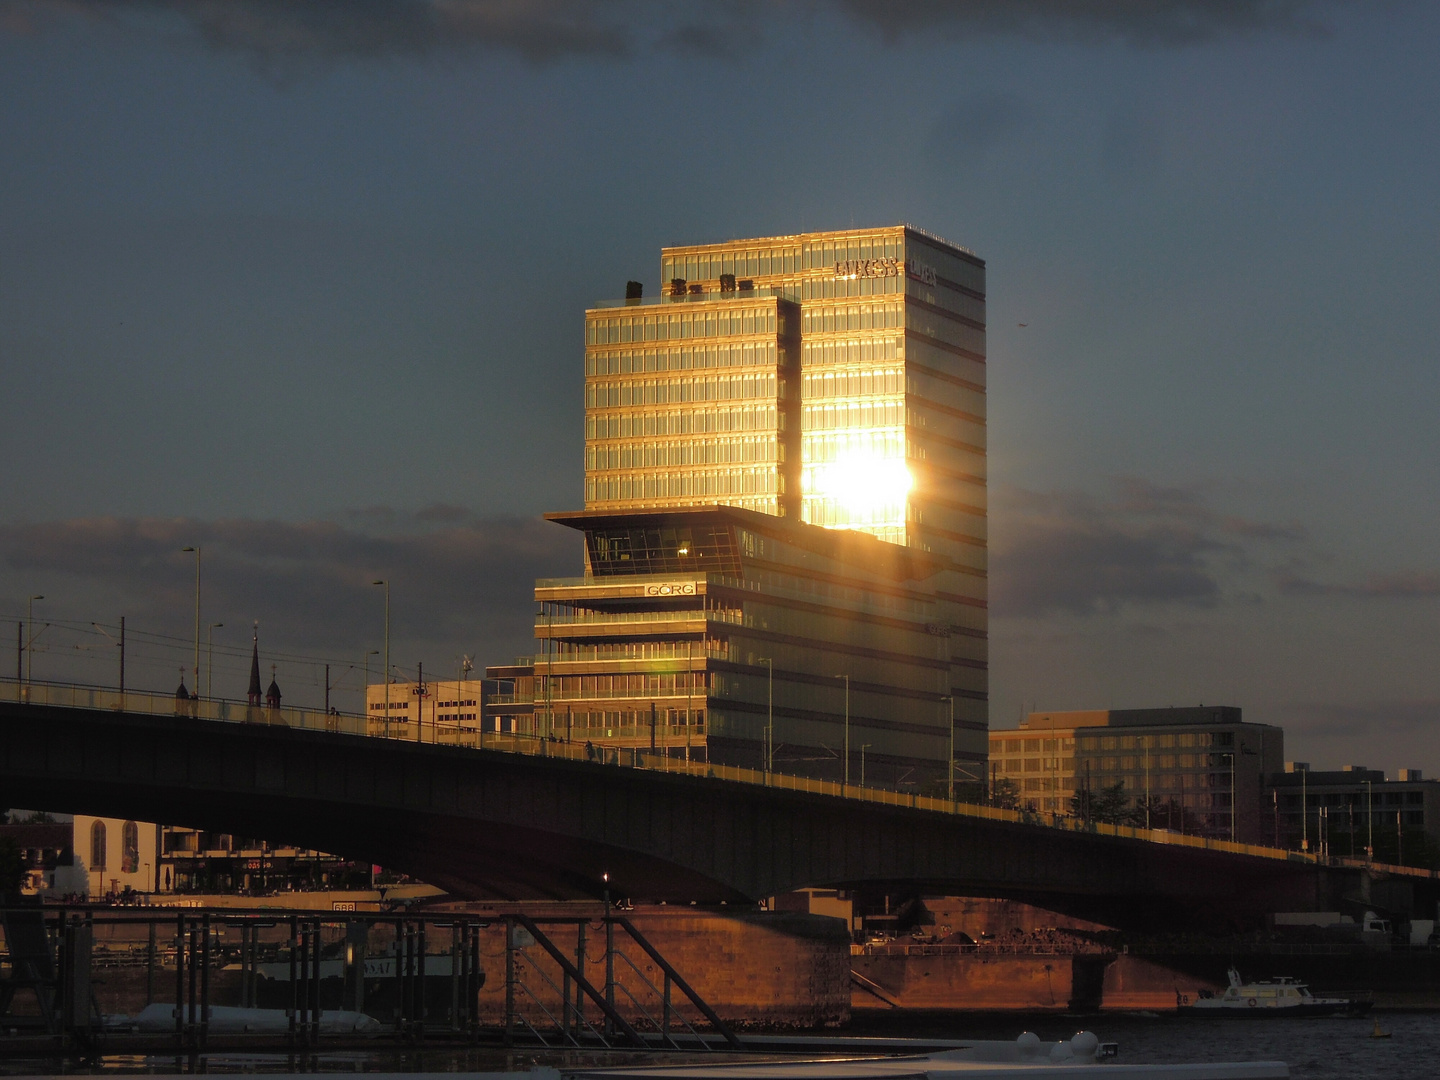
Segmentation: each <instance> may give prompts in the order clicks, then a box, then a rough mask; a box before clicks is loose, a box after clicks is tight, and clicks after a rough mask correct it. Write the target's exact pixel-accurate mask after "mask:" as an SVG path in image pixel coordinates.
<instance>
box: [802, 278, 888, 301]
mask: <svg viewBox="0 0 1440 1080" xmlns="http://www.w3.org/2000/svg"><path fill="white" fill-rule="evenodd" d="M904 281H905V279H904V277H901V276H896V277H851V276H850V275H848V274H847V275H844V276H842V277H832V276H826V277H812V278H804V279H803V280H801V281H800V283H799V285H798V287H797V289H796V293H797V295H798V296H799V298H800V300H801V301H802V302H803V301H806V300H845V299H848V298H849V297H852V296H886V295H890V296H894V295H897V294H899V293H902V292H904V291H905V288H904Z"/></svg>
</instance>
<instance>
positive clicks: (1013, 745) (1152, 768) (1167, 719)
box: [990, 706, 1285, 843]
mask: <svg viewBox="0 0 1440 1080" xmlns="http://www.w3.org/2000/svg"><path fill="white" fill-rule="evenodd" d="M1284 756H1285V732H1284V731H1283V730H1282V729H1281V728H1278V727H1274V726H1272V725H1270V724H1250V723H1245V722H1244V721H1243V720H1242V718H1241V711H1240V710H1239V709H1237V708H1235V707H1234V706H1210V707H1205V706H1198V707H1196V708H1180V709H1089V710H1081V711H1073V712H1045V713H1031V714H1030V715H1029V716H1028V717H1026V718H1025V719H1024V720H1023V721H1021V724H1020V727H1019V728H1018V729H1016V730H1010V731H991V732H990V774H991V783H992V785H995V784H999V783H1000V782H1001V781H1009V782H1010V783H1011V784H1013V785H1014V792H1015V794H1016V795H1017V796H1018V799H1019V803H1020V805H1021V806H1022V807H1026V808H1028V809H1031V810H1038V811H1041V812H1045V813H1059V814H1069V813H1071V812H1072V810H1073V809H1074V808H1075V807H1074V804H1073V803H1072V799H1073V798H1074V797H1075V796H1076V795H1077V794H1078V793H1081V792H1084V791H1087V790H1088V791H1089V792H1091V793H1096V792H1100V791H1102V790H1103V789H1105V788H1107V787H1111V786H1113V785H1115V784H1122V785H1124V789H1125V794H1126V796H1127V798H1128V800H1129V802H1130V803H1131V805H1132V808H1133V811H1132V813H1133V820H1132V822H1131V823H1132V824H1141V825H1143V824H1146V823H1147V822H1148V824H1149V825H1150V826H1151V827H1153V828H1157V829H1165V828H1169V829H1173V830H1175V831H1176V832H1188V833H1197V834H1200V835H1204V836H1211V837H1216V838H1218V839H1224V840H1228V839H1230V838H1231V827H1232V824H1233V827H1234V832H1235V838H1236V839H1237V840H1239V841H1240V842H1242V843H1268V842H1270V837H1271V829H1270V816H1271V815H1270V796H1269V794H1268V790H1267V783H1268V777H1269V776H1270V775H1271V774H1273V773H1275V772H1277V771H1279V768H1280V763H1281V762H1282V761H1283V759H1284ZM1147 803H1148V805H1149V808H1150V810H1149V814H1148V815H1147V814H1146V811H1145V808H1146V805H1147ZM1082 806H1083V800H1082ZM1232 806H1233V807H1234V813H1233V815H1232V811H1231V807H1232Z"/></svg>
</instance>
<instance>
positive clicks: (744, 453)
mask: <svg viewBox="0 0 1440 1080" xmlns="http://www.w3.org/2000/svg"><path fill="white" fill-rule="evenodd" d="M784 460H785V447H784V446H783V445H782V444H779V443H778V440H776V438H775V437H774V436H773V435H770V436H765V435H761V436H751V437H749V438H738V439H692V440H688V441H686V442H669V443H629V444H621V445H619V446H587V447H586V448H585V469H586V471H587V472H590V471H594V470H597V469H641V468H655V467H659V466H667V465H738V464H750V463H753V462H772V463H773V462H778V461H784Z"/></svg>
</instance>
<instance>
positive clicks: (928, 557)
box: [535, 225, 988, 785]
mask: <svg viewBox="0 0 1440 1080" xmlns="http://www.w3.org/2000/svg"><path fill="white" fill-rule="evenodd" d="M661 274H662V288H661V290H660V295H659V296H656V297H650V298H642V297H641V296H640V295H639V293H640V290H639V289H635V290H634V291H633V293H632V294H631V295H630V296H629V297H628V298H627V299H626V300H624V301H616V302H613V303H611V304H606V305H600V306H596V307H595V308H592V309H591V310H590V311H588V312H587V313H586V328H585V514H584V515H582V516H579V517H577V516H576V515H556V517H557V519H558V520H561V521H562V522H563V523H564V524H567V525H570V526H572V527H575V528H580V529H583V530H584V531H585V533H586V544H587V550H586V577H585V579H583V580H577V581H576V582H559V583H546V582H541V583H540V584H539V586H538V587H537V589H536V599H537V600H538V601H539V602H540V603H541V605H542V607H541V613H540V615H539V617H538V618H537V624H536V633H537V637H539V638H540V639H541V641H542V644H543V645H544V647H545V649H546V652H545V654H544V655H543V656H537V657H536V680H535V685H536V690H535V693H536V702H537V705H536V710H537V716H543V720H541V721H537V722H538V723H540V724H542V726H543V725H558V724H559V723H560V721H557V720H556V716H557V715H558V714H557V711H556V710H557V706H556V705H555V704H554V703H555V702H556V701H557V700H561V699H563V700H564V701H565V702H566V704H565V708H566V709H567V710H569V711H568V713H567V714H566V715H567V717H568V719H567V720H566V721H565V723H567V724H569V725H570V729H571V730H578V728H577V727H576V725H575V720H574V717H575V716H576V715H577V714H583V715H584V716H585V717H586V722H585V723H586V730H589V729H591V728H593V729H594V730H595V731H598V732H613V733H615V734H605V735H602V736H601V737H603V738H604V739H606V740H607V741H609V740H617V739H622V738H623V739H626V740H630V741H633V742H635V743H637V744H639V743H648V740H649V738H650V734H649V731H650V728H651V727H652V726H653V727H655V728H656V729H657V731H658V732H659V734H657V738H660V736H661V735H666V737H667V738H684V739H685V740H687V742H688V745H689V746H690V748H691V751H692V752H693V751H694V748H695V746H696V741H697V739H703V740H705V744H706V745H707V746H708V747H709V749H710V750H713V751H715V752H717V753H723V756H724V758H725V759H726V760H735V761H737V762H738V761H742V760H744V761H751V762H754V761H758V760H762V759H764V758H765V757H766V755H768V754H769V753H770V750H769V747H770V743H771V741H772V739H778V742H777V743H776V746H775V749H774V756H775V758H776V761H777V766H776V767H777V768H779V767H780V764H779V763H780V762H783V763H785V769H786V771H799V772H814V773H817V774H826V773H837V772H838V773H843V765H839V766H837V765H836V762H837V760H838V758H837V756H836V755H837V747H838V745H839V744H840V743H841V742H843V741H844V740H843V739H841V738H839V737H838V736H839V734H840V733H841V729H842V728H848V729H850V734H851V738H850V742H851V744H852V752H851V754H850V758H851V773H852V777H853V776H856V775H858V772H859V769H860V759H861V757H862V756H866V755H868V757H867V760H868V761H869V762H870V765H869V769H870V775H869V777H867V779H871V778H873V779H874V780H876V781H878V782H883V783H886V784H887V785H889V784H901V785H908V784H913V783H916V782H919V781H921V780H924V779H928V778H933V776H934V775H935V774H936V773H937V772H938V773H939V775H941V776H944V775H946V765H945V761H946V755H947V753H948V754H952V755H953V756H952V758H951V760H952V761H955V762H957V763H960V769H961V773H960V775H961V777H962V779H963V778H966V777H969V778H971V779H974V780H978V781H983V778H984V769H983V763H984V761H985V757H986V749H987V748H986V737H985V732H986V730H987V695H988V679H987V647H986V631H987V621H986V557H985V552H986V531H985V526H986V500H985V484H986V481H985V266H984V263H983V262H982V261H981V260H980V259H978V258H976V257H975V256H974V255H973V254H971V253H970V252H968V251H965V250H964V249H963V248H959V247H957V246H955V245H953V244H949V243H947V242H945V241H942V240H939V239H938V238H936V237H933V236H931V235H929V234H928V233H925V232H924V231H923V230H919V229H915V228H913V227H911V226H906V225H897V226H891V227H886V228H880V229H860V230H848V231H843V232H824V233H807V234H803V235H794V236H781V237H770V238H766V239H756V240H741V241H731V242H727V243H722V244H706V245H695V246H688V247H674V248H666V249H664V250H663V252H662V255H661ZM716 507H730V508H734V509H735V510H736V511H737V512H750V513H753V514H756V515H761V517H757V518H754V519H750V518H746V519H745V520H744V521H743V522H742V521H741V520H740V519H739V518H736V517H735V516H734V515H733V514H732V515H730V516H725V515H724V514H721V516H719V517H716V516H715V515H716V513H717V511H716V510H715V508H716ZM691 509H694V510H696V511H699V510H705V511H706V514H708V515H709V516H708V517H707V516H706V514H701V515H700V516H698V517H688V516H682V517H677V516H676V515H677V512H678V511H681V510H691ZM601 523H603V527H602V524H601ZM686 529H688V530H689V531H688V532H687V531H685V530H686ZM697 529H699V530H702V531H701V532H697V531H696V530H697ZM704 530H709V531H708V532H707V531H704ZM855 533H860V534H868V536H869V537H870V538H873V540H875V541H880V542H881V543H879V544H878V545H876V544H870V543H867V542H863V541H862V540H861V538H860V537H857V536H855V535H853V534H855ZM747 538H748V539H747ZM746 543H750V544H752V548H751V549H747V548H745V544H746ZM706 544H715V545H720V546H722V547H723V546H724V545H726V544H728V545H730V547H731V548H732V549H733V551H732V555H727V556H725V557H724V558H733V560H739V561H738V562H737V561H730V562H725V561H724V560H723V559H722V557H721V555H720V553H719V552H720V548H719V547H716V548H715V551H714V552H712V554H711V555H707V556H706V558H711V557H712V556H713V558H715V559H721V561H720V562H716V563H714V564H713V565H711V564H709V563H706V564H705V566H704V568H703V573H701V567H700V565H699V564H697V563H696V562H695V561H694V560H695V559H696V557H697V555H696V553H697V552H698V551H700V550H701V549H702V548H703V547H704V545H706ZM767 544H768V545H769V546H768V547H767V546H766V545H767ZM827 545H828V546H827ZM767 551H768V552H770V555H768V556H767V555H766V554H764V552H767ZM627 563H628V566H626V565H624V564H627ZM639 566H644V567H646V568H647V569H645V570H644V571H640V570H638V569H636V568H637V567H639ZM876 573H879V574H880V577H881V578H882V579H883V582H882V581H881V580H877V579H875V578H874V575H875V574H876ZM717 574H718V575H720V577H719V578H716V577H715V575H717ZM676 575H678V576H676ZM620 577H631V578H633V579H634V580H633V581H631V582H630V583H628V584H626V585H625V588H626V589H633V588H636V587H638V588H641V589H642V592H641V593H638V594H633V595H632V594H631V593H628V592H624V593H614V592H613V589H614V588H615V587H617V586H616V582H615V581H613V580H611V579H616V578H620ZM672 578H673V580H672ZM642 579H644V580H642ZM669 585H682V586H684V587H686V588H689V589H691V590H692V591H691V592H687V593H684V594H681V595H680V596H677V595H675V594H657V593H651V592H647V591H643V590H647V589H649V588H650V587H652V586H654V587H664V586H669ZM607 590H609V591H607ZM734 590H739V591H738V592H735V591H734ZM897 605H898V606H897ZM902 610H903V612H904V613H903V614H901V613H900V612H901V611H902ZM687 611H688V612H691V614H690V615H686V614H683V613H684V612H687ZM696 612H699V613H700V614H699V615H696V614H694V613H696ZM711 612H723V613H724V614H723V615H721V614H715V615H712V614H710V613H711ZM782 612H783V614H782ZM662 616H663V617H662ZM886 620H890V621H888V622H887V621H886ZM736 627H743V628H744V632H741V631H740V630H737V629H736ZM881 627H884V628H885V629H884V630H883V631H882V630H881V629H880V628H881ZM642 628H643V629H642ZM917 628H918V629H917ZM752 630H753V631H754V632H755V633H758V634H759V635H760V636H759V637H758V638H757V637H755V636H754V635H753V634H751V635H750V636H747V634H749V632H750V631H752ZM766 634H770V635H772V636H771V637H768V638H767V637H765V635H766ZM737 635H738V636H737ZM917 635H918V636H917ZM882 639H883V640H882ZM912 662H915V663H912ZM572 664H579V665H581V667H573V668H572V667H571V666H570V665H572ZM916 664H918V667H916ZM607 665H608V666H607ZM697 665H698V666H697ZM717 665H720V666H717ZM724 665H732V667H733V666H734V665H738V667H733V670H732V668H730V667H725V666H724ZM893 665H899V666H898V667H895V666H893ZM562 669H563V670H562ZM582 669H583V670H582ZM912 669H913V670H912ZM921 669H923V671H924V674H923V676H922V675H921V674H920V670H921ZM681 674H683V675H684V678H683V679H682V678H679V676H680V675H681ZM847 678H848V682H849V685H850V695H849V696H850V699H851V700H850V710H849V711H850V723H849V724H846V723H845V722H844V712H845V709H844V703H843V702H841V701H840V700H839V699H837V697H836V694H837V687H840V686H841V685H842V684H843V683H844V681H845V680H846V679H847ZM566 679H573V680H578V681H573V682H564V680H566ZM662 691H663V694H662V696H663V697H665V698H667V699H669V700H667V701H666V702H665V703H664V704H663V705H662V704H661V703H660V701H659V700H654V704H653V705H652V699H655V695H656V694H660V693H661V692H662ZM547 695H548V697H547ZM577 695H578V696H577ZM680 697H683V698H684V699H685V700H684V701H683V702H680V701H678V700H676V699H678V698H680ZM542 698H544V699H545V701H546V704H544V705H543V706H542V704H541V699H542ZM702 699H703V701H704V702H705V704H701V703H700V702H701V700H702ZM737 703H743V706H742V705H741V704H737ZM756 708H762V709H763V711H764V712H765V715H766V723H765V725H763V727H764V728H765V731H764V732H761V731H760V729H758V728H756V727H755V726H754V724H753V718H754V715H755V713H754V710H755V709H756ZM664 710H670V711H669V712H665V711H664ZM772 714H773V716H774V718H775V719H774V722H773V723H771V722H770V719H769V718H770V717H771V715H772ZM596 717H599V718H601V720H599V721H595V719H594V718H596ZM607 717H608V718H609V719H605V718H607ZM672 718H673V722H672ZM681 718H683V719H681ZM612 720H613V721H614V723H611V722H610V721H612ZM907 725H908V726H907ZM862 728H863V729H864V730H861V729H862ZM672 729H673V731H672ZM772 729H773V730H778V731H780V732H781V733H782V734H781V735H779V736H774V735H773V731H772ZM550 730H551V731H554V730H555V727H553V726H552V727H551V728H550ZM621 731H626V732H628V734H626V735H623V736H622V735H620V734H619V732H621ZM857 731H858V732H859V734H856V732H857ZM667 732H671V734H666V733H667ZM902 735H903V737H902ZM762 747H763V749H762ZM706 752H709V751H706ZM827 755H828V758H827ZM717 760H719V759H717ZM881 763H887V764H884V765H882V764H881Z"/></svg>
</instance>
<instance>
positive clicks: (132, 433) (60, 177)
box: [0, 0, 1440, 775]
mask: <svg viewBox="0 0 1440 1080" xmlns="http://www.w3.org/2000/svg"><path fill="white" fill-rule="evenodd" d="M1437 41H1440V9H1437V8H1436V7H1435V6H1434V5H1427V4H1422V3H1407V2H1399V0H1396V2H1378V3H1377V2H1371V3H1358V2H1356V3H1344V2H1339V0H1335V2H1319V0H1315V2H1308V0H1205V2H1201V0H1152V2H1148V3H1140V2H1133V0H1010V2H1001V0H968V2H957V3H940V2H923V0H922V2H916V3H911V4H906V5H896V4H888V3H882V2H879V0H830V2H827V0H808V2H807V0H791V2H788V3H759V2H744V0H733V2H718V0H717V2H715V3H711V4H707V5H683V4H682V5H676V4H673V3H668V4H667V3H647V2H638V0H616V2H613V3H609V4H603V5H598V4H590V3H580V2H571V0H535V2H523V0H494V2H480V0H344V2H342V0H285V2H282V0H223V2H222V0H105V2H100V0H0V375H3V383H0V385H3V387H4V391H5V392H4V396H3V402H4V405H5V409H4V416H5V421H4V423H3V425H0V457H3V460H4V461H5V462H6V464H7V466H8V467H7V468H6V469H5V470H4V472H3V474H0V619H3V620H6V621H7V622H8V624H9V627H10V628H9V629H8V630H7V629H6V628H5V627H6V623H0V643H3V642H5V641H6V640H9V641H11V642H14V640H15V633H16V631H15V628H14V624H15V622H16V620H20V619H24V618H25V615H26V611H27V598H28V597H31V596H35V595H43V596H44V597H45V599H43V600H39V601H35V602H34V603H33V608H34V612H35V620H36V627H37V634H38V637H37V639H36V649H35V651H34V652H33V653H32V654H31V656H30V662H31V664H32V665H33V674H34V677H36V678H59V677H73V678H84V679H87V680H90V681H96V682H110V681H113V678H114V668H115V661H116V650H115V649H114V648H113V645H112V644H111V639H110V638H109V637H106V636H105V635H106V634H107V633H108V634H111V635H113V634H114V633H116V629H115V624H116V623H117V622H118V620H119V617H120V616H121V615H125V616H126V621H127V633H128V634H129V639H128V640H129V646H128V648H129V663H130V672H131V674H130V676H129V680H130V682H131V684H132V685H136V684H137V682H139V683H145V684H149V685H153V686H155V687H156V688H165V689H169V688H170V687H172V686H173V685H174V682H175V680H176V678H178V668H179V667H181V666H182V665H183V666H186V667H188V666H190V663H191V660H189V659H188V657H189V655H190V650H191V648H192V644H193V634H194V629H193V619H194V608H193V603H194V572H195V563H194V556H193V555H192V554H186V553H184V552H182V551H181V549H182V548H183V547H186V546H194V545H196V544H198V545H200V546H201V548H202V557H201V562H202V566H201V569H202V603H203V611H202V616H203V623H204V624H205V626H206V627H208V626H209V624H210V623H223V624H224V625H223V626H221V627H219V628H217V629H215V630H213V632H209V635H208V636H213V640H214V643H215V650H214V655H215V662H214V676H213V678H214V684H215V685H214V691H215V693H216V694H224V695H227V696H235V695H239V694H242V693H243V691H244V681H245V676H246V673H247V672H248V664H249V651H250V638H251V633H252V628H253V627H254V624H255V622H256V621H257V620H258V623H259V629H258V634H259V638H260V641H261V650H262V653H263V654H264V655H265V658H266V662H267V664H268V663H275V664H276V665H277V672H278V678H279V679H280V682H281V685H282V688H283V689H284V690H285V692H286V697H287V702H291V703H295V704H302V705H304V704H316V705H318V704H319V703H320V701H321V699H322V697H323V694H324V675H323V664H324V663H326V662H329V663H330V664H331V665H332V668H331V682H332V683H333V684H334V690H333V693H334V695H335V696H334V700H335V701H336V702H337V703H339V704H341V705H342V706H346V707H354V705H355V703H356V702H357V701H358V687H359V685H360V683H361V681H362V674H361V672H362V670H363V669H362V665H369V666H370V670H371V671H372V673H373V672H374V671H376V670H378V665H377V661H376V659H375V658H374V657H372V656H370V655H369V653H370V651H371V650H377V649H380V648H381V645H382V638H383V631H384V615H383V602H384V601H383V596H382V595H381V590H380V589H378V588H376V587H375V586H373V585H372V584H371V582H372V581H374V580H376V579H381V578H383V579H387V580H389V581H390V583H391V605H392V609H391V610H392V643H391V651H392V659H393V661H394V663H395V664H396V665H397V666H398V667H400V668H401V669H402V670H404V671H407V672H408V671H412V670H414V667H415V665H416V664H418V663H422V662H423V663H424V664H425V666H426V670H427V673H428V672H435V673H447V672H451V671H456V670H458V669H459V667H460V665H461V664H462V663H463V662H464V659H465V658H466V657H468V658H470V659H471V660H472V661H474V662H475V663H476V664H477V665H483V664H486V663H498V662H504V661H506V660H508V659H509V658H510V657H511V656H514V655H518V654H524V653H528V652H530V651H531V650H532V647H533V646H532V640H531V638H530V629H529V628H530V620H531V611H532V607H531V602H530V589H531V587H532V584H533V579H534V578H535V577H537V576H565V575H568V574H573V573H576V572H578V570H579V566H580V552H579V548H578V546H577V544H576V542H575V539H574V536H573V535H572V534H570V532H569V531H568V530H565V529H563V528H561V527H559V526H556V525H551V524H547V523H545V522H544V521H542V520H541V519H540V517H539V515H541V514H542V513H544V512H546V511H553V510H567V509H575V508H578V507H580V505H581V503H582V497H581V479H582V464H583V459H582V445H583V438H582V428H581V418H582V411H583V410H582V400H581V388H582V378H583V375H582V371H583V369H582V359H583V349H582V336H581V331H582V325H583V311H584V308H585V306H586V305H587V304H589V303H591V302H593V301H596V300H601V299H608V298H613V297H616V296H619V295H621V294H622V289H623V287H624V283H625V281H626V280H627V279H631V278H633V279H636V280H639V281H642V282H645V283H646V285H647V287H648V288H649V289H650V290H652V291H653V290H654V289H655V288H656V287H657V286H658V277H659V249H660V247H661V246H662V245H665V244H675V243H697V242H703V241H710V240H723V239H730V238H736V237H744V236H764V235H774V234H782V233H793V232H798V231H803V230H807V229H832V228H848V227H851V226H867V225H877V224H891V223H895V222H899V221H907V222H911V223H914V224H916V225H919V226H921V227H923V228H925V229H927V230H929V231H931V232H934V233H938V234H939V235H941V236H944V237H946V238H948V239H950V240H952V241H954V242H957V243H960V244H963V245H965V246H966V247H968V248H970V249H971V250H973V251H975V252H976V253H977V254H979V255H980V256H981V257H982V258H984V259H985V260H986V263H987V267H988V318H989V350H988V357H989V360H988V368H989V446H990V458H989V463H990V470H991V481H990V483H991V494H992V500H993V501H992V509H991V517H990V527H991V549H990V555H991V560H992V562H991V566H992V577H991V646H992V665H991V723H992V726H996V727H1010V726H1013V725H1014V723H1015V722H1016V721H1017V720H1018V719H1019V717H1020V716H1021V715H1022V713H1023V712H1024V711H1025V710H1028V709H1037V708H1038V709H1065V708H1104V707H1114V708H1127V707H1151V706H1165V705H1194V704H1202V703H1204V704H1232V705H1238V706H1240V707H1242V708H1243V709H1244V710H1245V717H1246V719H1248V720H1254V721H1259V722H1266V723H1275V724H1281V725H1283V726H1284V727H1285V730H1286V756H1287V757H1289V758H1298V759H1300V760H1308V761H1310V762H1311V763H1312V765H1313V766H1314V767H1316V768H1323V767H1339V766H1340V765H1342V764H1364V765H1368V766H1370V767H1372V768H1384V769H1386V770H1389V771H1391V772H1392V774H1393V771H1394V770H1395V769H1397V768H1400V767H1414V768H1423V769H1427V770H1429V771H1430V774H1436V775H1440V736H1437V731H1440V665H1437V663H1436V658H1437V653H1440V557H1437V551H1436V537H1437V535H1440V528H1437V526H1440V498H1437V495H1440V453H1437V450H1440V447H1437V441H1440V425H1437V423H1436V417H1435V405H1436V402H1437V400H1440V393H1437V391H1440V368H1437V364H1436V352H1437V349H1436V344H1435V343H1436V341H1437V340H1440V333H1437V331H1440V305H1437V303H1436V286H1437V282H1440V274H1437V271H1440V204H1437V200H1436V198H1435V192H1436V191H1437V190H1440V66H1437V65H1436V64H1435V62H1434V57H1435V55H1436V46H1437ZM93 623H99V624H100V625H101V627H102V628H103V629H97V628H94V627H93V626H92V624H93ZM5 648H6V647H5V646H4V645H3V644H0V656H3V655H5V651H4V650H5ZM10 648H11V649H13V645H12V646H10ZM12 655H13V653H12ZM0 663H3V661H0ZM267 675H268V672H267Z"/></svg>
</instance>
